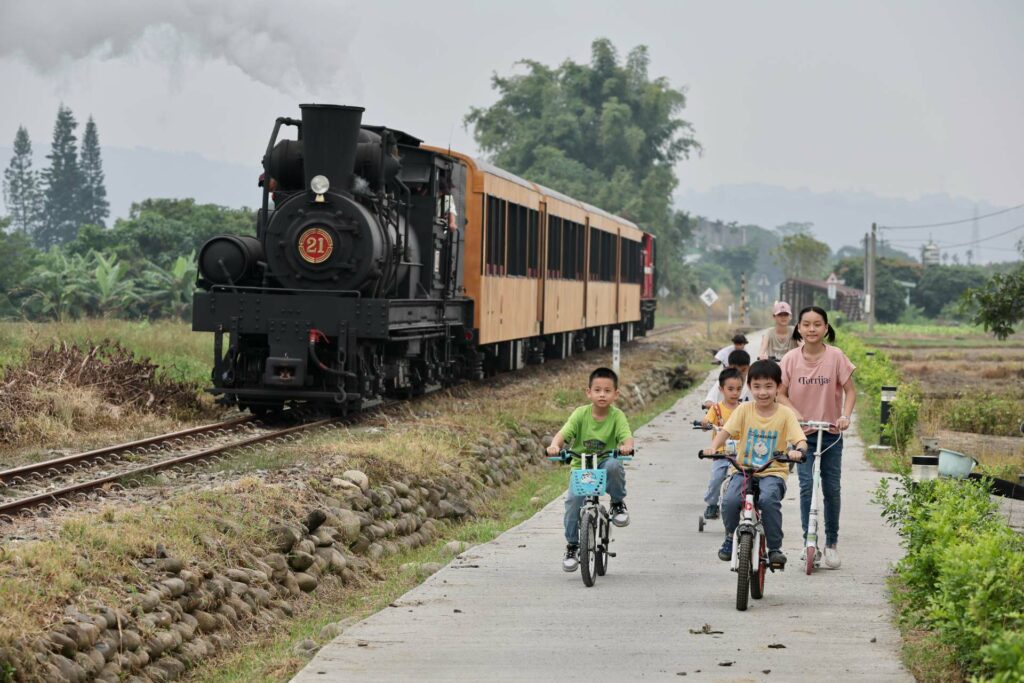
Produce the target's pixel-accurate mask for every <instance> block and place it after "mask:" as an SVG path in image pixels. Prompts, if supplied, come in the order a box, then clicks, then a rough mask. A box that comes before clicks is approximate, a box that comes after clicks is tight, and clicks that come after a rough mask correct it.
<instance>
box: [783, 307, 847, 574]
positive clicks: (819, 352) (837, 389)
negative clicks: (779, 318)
mask: <svg viewBox="0 0 1024 683" xmlns="http://www.w3.org/2000/svg"><path fill="white" fill-rule="evenodd" d="M793 339H795V340H797V341H801V340H803V343H804V344H803V346H801V347H800V348H797V349H793V350H792V351H790V352H789V353H787V354H786V355H785V356H783V358H782V362H781V363H780V365H781V366H782V387H781V388H780V390H779V398H778V401H779V403H782V404H783V405H787V406H789V407H791V408H793V410H795V411H796V414H797V415H798V416H799V418H800V419H801V420H814V421H819V422H831V423H833V424H834V425H835V426H836V429H835V430H834V431H829V432H825V433H823V434H822V437H821V451H822V452H821V489H822V495H823V497H824V499H825V566H826V567H830V568H832V569H838V568H839V565H840V560H839V551H838V550H837V548H836V545H837V543H838V542H839V507H840V506H839V499H840V491H839V478H840V475H841V474H842V456H843V441H842V433H843V432H844V431H845V430H846V429H847V428H848V427H849V426H850V414H851V413H853V407H854V405H855V404H856V403H857V392H856V389H854V386H853V371H854V370H856V367H855V366H854V364H853V363H851V362H850V359H849V358H847V357H846V354H844V353H843V352H842V351H840V350H839V349H837V348H836V347H834V346H830V345H829V344H831V343H832V342H834V341H835V339H836V332H835V330H833V329H832V326H831V325H829V324H828V314H826V313H825V311H824V310H823V309H821V308H819V307H817V306H808V307H807V308H805V309H803V310H802V311H800V315H799V316H797V323H796V329H795V330H794V331H793ZM826 340H828V342H829V344H826V343H825V341H826ZM804 431H805V432H807V457H806V458H805V459H804V462H801V463H800V464H799V465H798V474H799V475H800V521H801V523H802V524H803V529H804V534H806V533H807V518H808V516H809V515H810V510H811V496H812V494H813V491H814V480H813V470H812V467H813V466H814V452H815V451H816V450H817V446H818V432H817V430H813V431H812V430H806V429H805V430H804ZM804 552H806V548H805V549H804ZM803 559H804V558H801V560H803Z"/></svg>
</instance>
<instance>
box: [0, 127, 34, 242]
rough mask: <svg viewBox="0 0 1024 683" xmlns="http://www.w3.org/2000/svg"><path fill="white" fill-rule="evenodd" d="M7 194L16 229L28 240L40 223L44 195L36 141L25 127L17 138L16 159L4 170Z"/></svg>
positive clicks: (11, 222)
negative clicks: (36, 164) (35, 162)
mask: <svg viewBox="0 0 1024 683" xmlns="http://www.w3.org/2000/svg"><path fill="white" fill-rule="evenodd" d="M3 195H4V204H5V205H6V206H7V211H9V212H10V219H11V220H10V224H11V225H12V226H13V227H14V230H15V231H16V232H18V233H20V234H22V235H24V236H27V237H31V236H32V235H34V234H35V231H36V227H37V225H38V222H39V214H40V209H41V201H40V200H41V196H40V194H39V176H38V174H37V173H36V172H35V171H34V170H33V169H32V141H31V140H30V139H29V137H28V131H27V130H25V127H24V126H18V132H17V133H15V135H14V156H12V157H11V163H10V165H8V167H7V168H6V169H5V170H4V180H3Z"/></svg>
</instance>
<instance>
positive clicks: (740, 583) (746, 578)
mask: <svg viewBox="0 0 1024 683" xmlns="http://www.w3.org/2000/svg"><path fill="white" fill-rule="evenodd" d="M753 547H754V537H753V536H751V535H750V534H743V535H742V536H740V548H739V552H738V557H739V567H737V568H736V609H738V610H739V611H741V612H744V611H746V609H747V598H749V597H750V555H751V552H752V551H753Z"/></svg>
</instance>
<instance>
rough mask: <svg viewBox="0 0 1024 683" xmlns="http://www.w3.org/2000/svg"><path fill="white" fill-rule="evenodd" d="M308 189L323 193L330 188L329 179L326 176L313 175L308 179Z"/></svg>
mask: <svg viewBox="0 0 1024 683" xmlns="http://www.w3.org/2000/svg"><path fill="white" fill-rule="evenodd" d="M309 189H311V190H313V192H314V193H315V194H324V193H325V192H327V190H329V189H331V181H329V180H328V179H327V176H323V175H315V176H313V179H312V180H310V181H309Z"/></svg>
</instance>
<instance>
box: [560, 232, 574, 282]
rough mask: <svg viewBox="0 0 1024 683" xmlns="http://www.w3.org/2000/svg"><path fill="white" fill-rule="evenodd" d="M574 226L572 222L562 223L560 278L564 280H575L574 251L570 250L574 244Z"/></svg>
mask: <svg viewBox="0 0 1024 683" xmlns="http://www.w3.org/2000/svg"><path fill="white" fill-rule="evenodd" d="M576 225H577V224H576V223H573V222H572V221H563V222H562V226H563V227H562V237H563V239H562V244H563V245H564V248H563V249H562V277H564V278H565V279H566V280H575V279H576V250H575V249H573V248H572V245H574V244H576Z"/></svg>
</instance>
